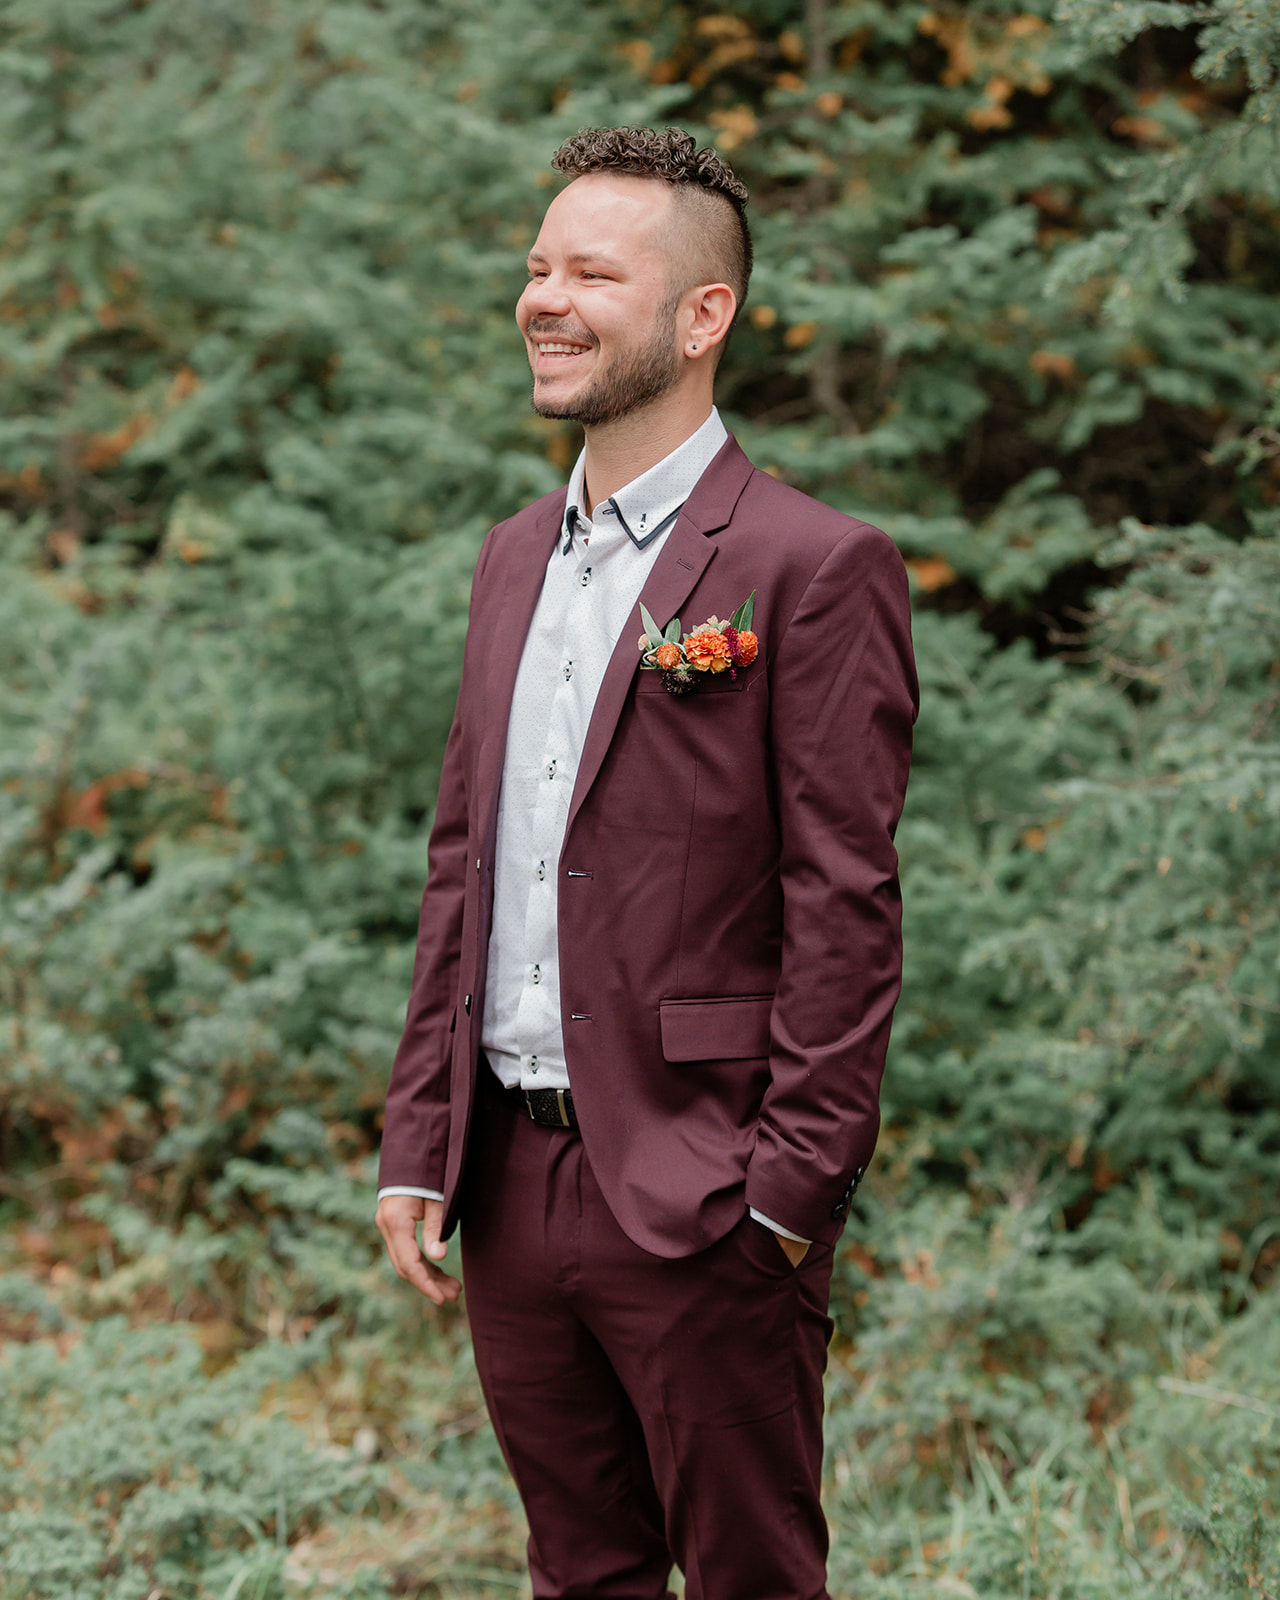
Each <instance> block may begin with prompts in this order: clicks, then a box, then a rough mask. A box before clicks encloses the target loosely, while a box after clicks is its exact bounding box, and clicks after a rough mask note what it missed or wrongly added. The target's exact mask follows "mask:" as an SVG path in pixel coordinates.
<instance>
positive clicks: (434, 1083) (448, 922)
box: [378, 541, 489, 1190]
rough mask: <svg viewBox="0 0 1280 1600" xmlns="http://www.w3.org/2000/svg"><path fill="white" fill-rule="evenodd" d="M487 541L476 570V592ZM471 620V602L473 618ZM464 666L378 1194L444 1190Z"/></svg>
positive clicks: (463, 878)
mask: <svg viewBox="0 0 1280 1600" xmlns="http://www.w3.org/2000/svg"><path fill="white" fill-rule="evenodd" d="M488 548H489V546H488V541H486V544H485V548H484V549H483V550H482V551H481V553H480V559H479V561H478V563H477V565H476V575H475V581H474V584H473V588H472V593H473V596H474V594H475V593H476V591H477V590H478V589H479V587H480V584H481V581H482V576H483V570H484V566H485V562H486V557H487V554H488ZM474 614H475V606H474V601H473V604H472V616H473V617H474ZM466 688H467V665H466V663H465V660H464V665H463V676H462V689H461V691H460V693H459V695H458V710H457V711H455V713H454V718H453V725H452V727H451V728H450V730H449V738H448V741H447V743H446V745H445V752H444V762H443V764H442V766H441V771H440V792H439V797H438V799H437V801H436V811H435V818H434V821H433V823H432V827H431V836H430V839H429V841H428V845H427V886H426V888H425V890H424V891H423V895H422V908H421V911H420V913H419V917H418V943H417V950H416V953H415V955H414V962H413V981H412V984H411V987H410V990H409V1009H408V1012H407V1014H406V1017H405V1025H404V1033H403V1035H402V1036H401V1039H400V1047H399V1049H398V1050H397V1051H396V1058H395V1063H394V1065H393V1067H392V1069H391V1082H390V1085H389V1087H388V1089H387V1099H386V1109H385V1112H384V1116H383V1129H382V1152H381V1158H380V1161H379V1165H378V1188H379V1189H386V1188H390V1187H402V1186H409V1187H414V1188H424V1189H433V1190H441V1189H443V1187H444V1164H445V1153H446V1148H447V1145H448V1141H449V1080H450V1070H451V1065H452V1056H453V1031H454V1022H455V1011H456V1008H457V1003H458V973H459V966H460V963H461V957H462V913H463V906H464V902H465V900H466V891H467V884H468V878H467V864H468V857H469V849H468V828H467V809H468V808H467V781H466V766H465V760H464V752H463V745H464V739H463V727H462V717H463V707H464V706H465V704H466V703H467V693H466Z"/></svg>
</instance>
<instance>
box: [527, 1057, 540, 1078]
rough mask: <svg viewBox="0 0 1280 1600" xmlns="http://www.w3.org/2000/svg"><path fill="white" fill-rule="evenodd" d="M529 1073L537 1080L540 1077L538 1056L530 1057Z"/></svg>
mask: <svg viewBox="0 0 1280 1600" xmlns="http://www.w3.org/2000/svg"><path fill="white" fill-rule="evenodd" d="M529 1071H530V1072H532V1073H533V1075H534V1077H535V1078H536V1077H537V1076H538V1058H537V1056H530V1057H529Z"/></svg>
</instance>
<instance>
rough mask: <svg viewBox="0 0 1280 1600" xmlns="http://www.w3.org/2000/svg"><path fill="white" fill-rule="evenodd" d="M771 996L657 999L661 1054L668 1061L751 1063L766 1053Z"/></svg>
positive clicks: (767, 1050)
mask: <svg viewBox="0 0 1280 1600" xmlns="http://www.w3.org/2000/svg"><path fill="white" fill-rule="evenodd" d="M772 1012H773V996H772V995H771V994H752V995H728V996H725V997H724V998H719V997H717V998H715V999H709V1000H661V1001H659V1002H658V1016H659V1021H660V1024H661V1028H662V1054H663V1055H664V1057H665V1058H666V1059H667V1060H668V1061H751V1060H760V1059H762V1058H763V1057H765V1056H767V1055H768V1054H769V1018H770V1016H771V1015H772Z"/></svg>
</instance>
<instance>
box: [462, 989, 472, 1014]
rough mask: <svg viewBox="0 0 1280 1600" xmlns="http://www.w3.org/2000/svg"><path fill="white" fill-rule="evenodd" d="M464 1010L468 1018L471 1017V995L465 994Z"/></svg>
mask: <svg viewBox="0 0 1280 1600" xmlns="http://www.w3.org/2000/svg"><path fill="white" fill-rule="evenodd" d="M462 1009H463V1010H464V1011H465V1012H466V1014H467V1015H468V1016H470V1015H471V996H470V995H469V994H464V995H463V997H462Z"/></svg>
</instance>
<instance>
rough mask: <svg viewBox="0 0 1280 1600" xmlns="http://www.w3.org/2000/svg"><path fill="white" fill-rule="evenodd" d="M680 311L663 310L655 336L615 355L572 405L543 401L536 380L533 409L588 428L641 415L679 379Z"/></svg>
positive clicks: (670, 305)
mask: <svg viewBox="0 0 1280 1600" xmlns="http://www.w3.org/2000/svg"><path fill="white" fill-rule="evenodd" d="M678 305H679V300H678V299H673V300H668V301H666V302H665V303H664V304H663V305H661V306H659V308H658V312H657V315H656V317H655V318H654V326H653V330H652V332H651V333H650V335H649V337H648V338H647V339H646V340H645V341H644V343H643V344H639V345H634V346H632V347H631V348H629V349H627V350H623V351H621V352H620V353H619V354H618V355H616V356H615V357H614V358H613V360H612V361H611V362H610V363H609V365H608V366H607V367H606V368H605V369H604V371H603V372H599V373H597V374H596V377H595V379H594V381H593V382H591V383H589V384H588V385H587V387H586V388H585V389H584V390H583V391H582V392H581V394H577V395H574V396H573V397H572V398H571V399H568V400H550V399H547V400H543V399H541V398H539V395H538V381H537V379H536V378H535V379H534V383H533V409H534V410H535V411H536V412H537V413H538V415H539V416H540V417H554V418H558V419H559V420H561V421H565V422H577V423H581V425H582V426H583V427H584V428H598V427H600V426H601V425H602V424H604V423H606V422H616V421H617V420H618V418H619V417H625V416H626V415H627V413H628V412H629V411H636V410H638V409H639V408H640V407H641V406H646V405H648V404H649V402H650V401H651V400H657V399H658V398H659V396H661V395H664V394H666V393H667V391H668V390H669V389H673V388H674V387H675V385H676V383H677V382H678V381H679V377H680V361H679V357H678V355H677V353H676V308H677V307H678ZM531 326H532V324H531ZM538 328H539V332H544V333H559V332H561V331H563V330H561V329H558V328H554V327H551V328H548V327H547V326H546V325H545V324H539V325H538Z"/></svg>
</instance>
